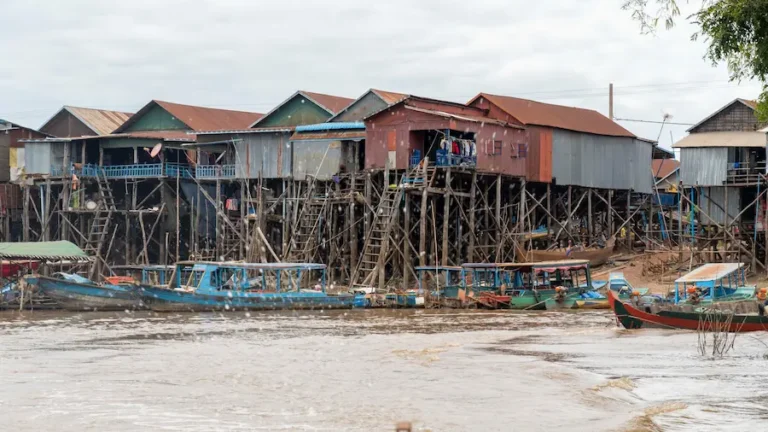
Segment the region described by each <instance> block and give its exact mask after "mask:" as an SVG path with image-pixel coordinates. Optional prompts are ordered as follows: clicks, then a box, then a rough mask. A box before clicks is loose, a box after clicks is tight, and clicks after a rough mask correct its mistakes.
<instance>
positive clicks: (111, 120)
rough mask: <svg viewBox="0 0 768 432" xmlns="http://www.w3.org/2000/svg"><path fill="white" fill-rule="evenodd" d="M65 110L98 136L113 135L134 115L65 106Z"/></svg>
mask: <svg viewBox="0 0 768 432" xmlns="http://www.w3.org/2000/svg"><path fill="white" fill-rule="evenodd" d="M64 109H65V110H67V111H69V112H70V113H71V114H72V115H73V116H75V117H76V118H77V119H78V120H80V121H81V122H83V123H84V124H85V125H86V126H88V127H89V128H90V129H91V130H92V131H94V132H96V134H98V135H106V134H109V133H112V131H114V130H115V129H117V128H119V127H120V126H122V124H123V123H125V122H126V120H128V119H129V118H130V117H131V116H132V115H133V113H128V112H121V111H108V110H103V109H94V108H82V107H73V106H65V107H64Z"/></svg>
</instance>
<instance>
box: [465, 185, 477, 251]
mask: <svg viewBox="0 0 768 432" xmlns="http://www.w3.org/2000/svg"><path fill="white" fill-rule="evenodd" d="M476 206H477V171H474V170H473V171H472V184H471V185H470V187H469V247H468V248H467V260H468V262H474V261H475V237H477V234H476V232H475V214H476V211H475V207H476Z"/></svg>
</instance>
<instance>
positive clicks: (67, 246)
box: [0, 241, 90, 261]
mask: <svg viewBox="0 0 768 432" xmlns="http://www.w3.org/2000/svg"><path fill="white" fill-rule="evenodd" d="M0 258H2V259H6V260H40V261H62V260H68V261H88V260H89V259H90V257H88V254H86V253H85V252H83V250H82V249H80V248H79V247H77V245H75V244H74V243H72V242H68V241H51V242H21V243H0Z"/></svg>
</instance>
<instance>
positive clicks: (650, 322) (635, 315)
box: [608, 292, 768, 333]
mask: <svg viewBox="0 0 768 432" xmlns="http://www.w3.org/2000/svg"><path fill="white" fill-rule="evenodd" d="M608 303H609V304H610V305H611V309H613V312H614V314H615V315H616V319H617V321H618V322H619V323H620V324H621V325H622V327H624V328H626V329H639V328H645V327H662V328H670V329H683V330H706V331H728V332H732V333H745V332H753V331H765V330H768V317H766V316H760V315H743V314H733V315H731V314H727V313H724V314H707V315H705V314H703V313H700V312H680V311H659V312H658V313H650V312H647V311H643V310H640V309H638V308H636V307H635V306H634V305H632V304H630V303H628V302H624V301H621V300H619V299H618V298H617V297H616V295H615V294H614V293H612V292H609V293H608ZM755 310H757V302H755ZM705 316H706V318H707V319H702V318H704V317H705Z"/></svg>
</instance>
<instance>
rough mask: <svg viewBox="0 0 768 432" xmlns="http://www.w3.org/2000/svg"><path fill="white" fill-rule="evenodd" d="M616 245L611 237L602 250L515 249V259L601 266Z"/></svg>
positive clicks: (609, 256) (573, 248) (572, 248)
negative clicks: (574, 261) (585, 263)
mask: <svg viewBox="0 0 768 432" xmlns="http://www.w3.org/2000/svg"><path fill="white" fill-rule="evenodd" d="M615 245H616V239H615V238H614V237H611V238H610V239H608V241H607V242H606V243H605V247H603V248H583V249H578V248H575V247H571V248H567V249H556V250H536V249H532V250H529V251H525V250H523V249H521V248H520V247H518V248H517V250H516V252H517V259H518V260H519V261H528V262H538V261H562V260H568V259H574V260H587V261H589V264H590V265H591V266H592V267H596V266H599V265H603V264H605V263H606V262H608V259H610V258H611V255H613V248H614V246H615Z"/></svg>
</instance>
